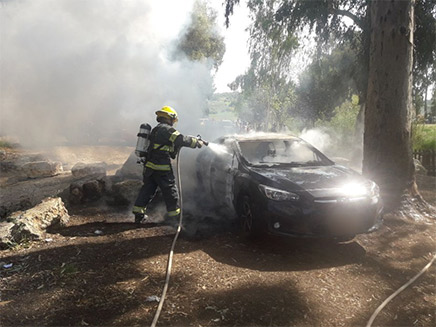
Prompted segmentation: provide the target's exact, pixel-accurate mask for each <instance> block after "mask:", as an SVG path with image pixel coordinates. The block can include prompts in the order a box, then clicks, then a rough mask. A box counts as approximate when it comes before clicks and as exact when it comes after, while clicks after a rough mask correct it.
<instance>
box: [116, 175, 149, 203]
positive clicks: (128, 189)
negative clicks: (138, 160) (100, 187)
mask: <svg viewBox="0 0 436 327" xmlns="http://www.w3.org/2000/svg"><path fill="white" fill-rule="evenodd" d="M141 187H142V181H139V180H136V179H127V180H125V181H122V182H119V183H115V184H114V185H113V186H112V198H113V202H114V204H119V205H129V204H132V203H133V202H134V201H135V199H136V197H137V196H138V192H139V190H140V189H141Z"/></svg>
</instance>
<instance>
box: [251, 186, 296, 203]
mask: <svg viewBox="0 0 436 327" xmlns="http://www.w3.org/2000/svg"><path fill="white" fill-rule="evenodd" d="M259 190H260V191H261V192H262V193H263V194H264V195H265V196H266V197H267V198H268V199H271V200H274V201H296V200H298V199H299V198H300V196H299V195H298V194H295V193H292V192H287V191H283V190H279V189H277V188H274V187H270V186H266V185H262V184H259Z"/></svg>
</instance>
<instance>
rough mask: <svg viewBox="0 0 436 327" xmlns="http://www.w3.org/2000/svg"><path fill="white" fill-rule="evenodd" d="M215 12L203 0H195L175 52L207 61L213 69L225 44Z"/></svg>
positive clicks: (193, 58)
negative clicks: (219, 31) (185, 28)
mask: <svg viewBox="0 0 436 327" xmlns="http://www.w3.org/2000/svg"><path fill="white" fill-rule="evenodd" d="M216 19H217V13H216V11H215V10H214V9H212V8H210V7H209V6H208V5H207V3H206V2H205V1H203V0H197V1H195V3H194V8H193V11H192V14H191V24H190V26H189V27H188V29H187V30H186V32H185V33H184V34H183V35H182V37H181V38H180V40H179V43H178V44H177V47H176V49H177V53H183V54H185V55H186V56H187V57H188V58H189V59H191V60H193V61H209V62H210V63H211V65H212V67H213V68H214V69H215V70H218V67H219V66H220V65H221V63H222V61H223V56H224V52H225V51H226V46H225V43H224V37H223V36H221V35H220V34H219V33H218V28H217V22H216Z"/></svg>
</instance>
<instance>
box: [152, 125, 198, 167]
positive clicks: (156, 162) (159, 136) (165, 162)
mask: <svg viewBox="0 0 436 327" xmlns="http://www.w3.org/2000/svg"><path fill="white" fill-rule="evenodd" d="M150 140H151V142H150V149H149V155H148V157H147V163H146V164H145V167H147V168H151V169H153V170H160V171H169V170H171V158H173V159H174V158H175V155H176V154H177V151H178V150H179V149H180V148H181V147H182V146H187V147H191V148H195V147H197V142H198V140H197V138H196V137H191V136H183V135H182V134H180V133H179V132H178V131H177V130H176V129H175V128H174V127H172V126H171V125H168V124H165V123H160V124H158V125H157V126H156V127H155V128H153V130H152V131H151V135H150Z"/></svg>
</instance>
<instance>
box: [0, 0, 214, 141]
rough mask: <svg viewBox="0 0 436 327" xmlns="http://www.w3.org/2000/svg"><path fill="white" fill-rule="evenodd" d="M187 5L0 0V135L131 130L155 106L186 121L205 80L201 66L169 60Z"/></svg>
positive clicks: (60, 136) (59, 136) (51, 136)
mask: <svg viewBox="0 0 436 327" xmlns="http://www.w3.org/2000/svg"><path fill="white" fill-rule="evenodd" d="M192 3H193V0H189V1H183V2H182V1H177V0H160V1H152V0H141V1H139V0H138V1H117V0H93V1H80V0H11V1H3V2H1V6H0V29H1V32H0V33H1V35H0V37H1V42H0V43H1V62H0V73H1V74H0V83H1V109H0V110H1V112H0V115H1V119H0V133H1V134H7V135H13V136H17V137H19V139H20V141H21V142H22V143H24V144H35V143H36V144H43V143H59V142H64V141H67V142H92V141H94V142H97V141H98V140H102V139H105V138H109V139H110V138H111V137H112V138H113V137H114V136H116V137H119V138H123V137H128V136H130V135H131V136H133V137H134V136H135V134H136V133H137V129H138V127H139V125H140V123H142V122H149V123H151V124H152V125H153V124H154V122H155V118H154V117H155V116H154V111H155V110H157V109H159V108H160V107H162V106H163V105H170V106H173V107H174V108H175V109H176V110H177V111H178V112H179V115H180V125H179V128H180V129H181V130H182V132H183V130H184V129H187V128H188V127H189V128H192V127H193V126H194V122H195V123H196V121H198V118H200V117H201V115H202V109H203V108H201V106H202V104H203V103H204V98H205V94H207V93H208V92H209V90H210V89H211V88H212V78H211V76H210V72H209V70H208V67H207V66H206V65H204V64H200V63H194V62H189V61H188V60H182V61H177V62H174V61H171V60H170V59H169V58H171V57H172V56H171V51H173V49H174V46H173V45H174V41H175V39H176V38H177V37H179V36H180V35H181V33H182V31H183V29H184V28H186V27H187V26H188V24H189V18H190V10H191V8H192ZM132 145H133V144H132Z"/></svg>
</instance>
